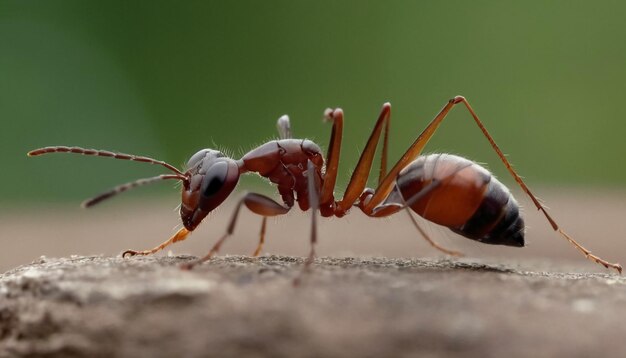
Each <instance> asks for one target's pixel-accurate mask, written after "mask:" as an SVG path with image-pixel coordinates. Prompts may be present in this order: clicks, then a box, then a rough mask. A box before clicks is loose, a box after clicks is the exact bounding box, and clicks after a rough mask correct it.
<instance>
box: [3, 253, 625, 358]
mask: <svg viewBox="0 0 626 358" xmlns="http://www.w3.org/2000/svg"><path fill="white" fill-rule="evenodd" d="M190 259H191V258H190V257H189V256H177V257H151V258H132V259H121V258H119V257H114V258H110V257H100V256H92V257H72V258H69V259H45V258H42V259H41V260H40V261H38V262H35V263H33V264H31V265H25V266H22V267H18V268H16V269H13V270H10V271H8V272H6V273H5V274H3V275H1V276H0V297H1V300H0V319H1V320H0V357H1V356H11V355H28V356H50V357H56V356H59V357H60V356H63V357H68V356H69V357H72V356H90V357H113V356H125V357H174V356H181V357H182V356H184V357H200V356H241V355H246V356H252V357H261V356H266V357H320V356H363V357H381V356H396V357H403V356H405V357H406V356H418V355H417V354H418V353H419V356H420V357H431V356H444V355H445V356H453V357H454V356H456V357H502V356H509V357H528V356H534V357H591V356H603V357H623V356H624V355H626V346H624V344H623V336H624V332H623V322H624V321H625V320H626V310H624V307H625V306H626V280H625V279H624V278H623V277H620V276H617V275H614V274H611V273H591V274H589V273H587V274H585V273H558V272H562V271H571V270H567V268H566V269H565V270H562V269H563V268H552V269H551V270H550V271H551V272H553V273H548V272H535V271H527V270H525V269H524V268H523V267H522V266H504V265H492V264H486V263H482V262H480V261H476V260H460V261H447V260H440V261H437V260H432V261H428V260H405V259H384V258H374V259H352V258H345V259H340V258H334V259H331V258H324V259H319V260H318V261H317V264H316V265H315V269H314V272H313V273H312V274H310V275H307V276H305V277H304V280H303V282H302V284H301V285H300V286H299V287H297V288H295V287H294V286H293V285H292V282H293V279H294V277H296V276H297V275H298V274H299V272H300V265H299V264H300V261H299V260H300V259H296V258H292V257H281V256H267V257H262V258H259V259H251V258H248V257H242V256H228V257H221V258H218V259H215V260H213V261H211V262H210V263H207V264H204V265H202V266H201V267H198V268H197V269H196V270H194V271H191V272H187V271H182V270H180V269H179V268H178V265H179V264H180V263H183V262H186V261H188V260H190Z"/></svg>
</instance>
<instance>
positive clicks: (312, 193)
mask: <svg viewBox="0 0 626 358" xmlns="http://www.w3.org/2000/svg"><path fill="white" fill-rule="evenodd" d="M306 171H307V182H308V183H307V185H308V191H309V204H310V206H311V207H310V210H311V249H310V251H309V256H307V258H306V260H305V261H304V266H303V267H302V271H301V272H300V275H298V277H296V278H295V279H294V281H293V284H294V286H298V285H300V282H301V281H302V275H304V274H305V273H308V272H310V271H311V265H312V264H313V262H314V261H315V244H316V243H317V210H318V209H319V196H318V190H319V189H318V188H319V185H317V182H316V180H315V178H316V175H315V164H313V162H312V161H310V160H308V163H307V170H306Z"/></svg>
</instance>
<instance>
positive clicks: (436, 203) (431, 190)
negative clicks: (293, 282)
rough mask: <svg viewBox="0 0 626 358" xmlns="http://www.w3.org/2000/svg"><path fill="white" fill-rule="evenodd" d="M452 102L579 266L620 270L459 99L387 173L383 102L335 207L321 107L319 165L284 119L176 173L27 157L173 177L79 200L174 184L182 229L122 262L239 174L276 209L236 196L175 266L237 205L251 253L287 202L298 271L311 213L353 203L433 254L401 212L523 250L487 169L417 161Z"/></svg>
mask: <svg viewBox="0 0 626 358" xmlns="http://www.w3.org/2000/svg"><path fill="white" fill-rule="evenodd" d="M459 103H462V104H464V105H465V107H466V108H467V109H468V110H469V112H470V114H471V115H472V117H473V118H474V121H475V122H476V124H477V125H478V127H479V128H480V130H481V131H482V133H483V134H484V136H485V137H486V138H487V140H488V141H489V143H490V144H491V147H492V148H493V149H494V150H495V152H496V153H497V154H498V156H499V157H500V160H501V161H502V162H503V163H504V165H505V166H506V168H507V170H508V171H509V173H510V174H511V175H512V176H513V178H514V179H515V181H516V182H517V183H518V184H519V186H520V187H521V188H522V190H523V191H524V192H525V193H526V194H527V195H528V196H529V197H530V199H531V200H532V202H533V204H534V205H535V206H536V207H537V209H538V210H540V211H541V212H542V213H543V215H544V216H545V218H546V219H547V220H548V222H549V223H550V225H551V226H552V228H553V229H554V231H556V232H558V233H559V234H560V235H561V236H562V237H563V238H565V239H566V240H567V241H569V242H570V243H571V244H572V245H574V247H576V248H577V249H578V250H579V251H581V252H582V253H583V254H584V255H585V256H586V257H587V258H588V259H590V260H592V261H594V262H596V263H598V264H600V265H602V266H604V267H606V268H612V269H615V270H617V271H618V272H619V273H621V272H622V266H621V265H620V264H619V263H610V262H608V261H606V260H603V259H602V258H600V257H598V256H596V255H593V254H592V253H591V252H590V251H589V250H587V249H586V248H584V247H583V246H581V245H580V244H579V243H577V242H576V241H575V240H574V239H573V238H571V237H570V236H569V235H568V234H567V233H565V231H563V230H562V229H561V228H560V227H559V225H558V224H557V223H556V222H555V221H554V220H553V219H552V217H551V216H550V215H549V214H548V212H547V211H546V208H545V207H544V206H543V205H542V204H541V202H539V200H537V198H536V197H535V195H533V193H532V192H531V191H530V189H528V187H527V186H526V184H525V183H524V181H523V180H522V178H521V177H520V176H519V175H518V174H517V173H516V172H515V170H514V169H513V167H512V166H511V164H510V163H509V161H508V160H507V158H506V157H505V156H504V154H503V153H502V151H501V150H500V148H499V147H498V145H497V144H496V142H495V141H494V140H493V138H492V137H491V135H490V134H489V132H487V129H486V128H485V127H484V125H483V124H482V122H481V121H480V119H479V118H478V116H477V115H476V113H475V112H474V110H473V109H472V107H471V106H470V104H469V102H468V101H467V100H466V99H465V98H464V97H462V96H457V97H455V98H453V99H451V100H450V101H448V103H447V104H446V105H445V106H444V107H443V109H442V110H441V111H440V112H439V113H438V114H437V116H435V118H434V119H433V120H432V121H431V122H430V124H428V126H427V127H426V129H424V131H423V132H422V133H421V134H420V135H419V137H417V139H416V140H415V142H413V144H412V145H411V146H410V147H409V148H408V150H407V151H406V152H405V153H404V155H402V157H401V158H400V160H398V162H397V163H396V164H395V165H394V166H393V167H392V168H391V170H389V171H387V146H388V133H389V123H390V118H391V105H390V104H389V103H385V104H384V105H383V108H382V110H381V113H380V115H379V116H378V120H377V121H376V125H375V126H374V129H373V130H372V133H371V135H370V137H369V139H368V141H367V144H366V146H365V149H364V150H363V152H362V153H361V157H360V159H359V162H358V164H357V166H356V168H355V170H354V172H353V173H352V177H351V179H350V182H349V183H348V186H347V188H346V191H345V193H344V195H343V198H342V199H341V200H335V197H334V189H335V182H336V180H337V170H338V167H339V153H340V150H341V138H342V132H343V111H342V110H341V109H339V108H337V109H334V110H333V109H327V110H326V111H325V113H324V117H325V119H327V120H329V121H332V124H333V126H332V131H331V136H330V144H329V147H328V153H327V155H326V165H325V166H324V157H323V155H322V150H321V149H320V147H319V146H318V145H317V144H315V143H313V142H312V141H310V140H307V139H293V138H291V127H290V122H289V118H288V117H287V116H283V117H281V118H279V119H278V124H277V126H278V131H279V134H280V139H278V140H273V141H270V142H267V143H265V144H263V145H261V146H259V147H257V148H255V149H253V150H251V151H250V152H248V153H247V154H246V155H244V156H243V157H242V158H241V159H239V160H234V159H232V158H228V157H227V156H225V155H224V154H223V153H221V152H219V151H216V150H213V149H203V150H201V151H199V152H197V153H196V154H194V155H193V156H192V157H191V159H189V161H188V162H187V169H186V171H185V172H182V171H180V170H178V169H176V168H175V167H174V166H172V165H170V164H168V163H165V162H163V161H159V160H155V159H152V158H148V157H142V156H135V155H130V154H122V153H113V152H109V151H102V150H94V149H83V148H79V147H65V146H55V147H45V148H41V149H36V150H33V151H31V152H29V153H28V155H29V156H37V155H42V154H48V153H77V154H83V155H92V156H101V157H111V158H116V159H125V160H133V161H139V162H146V163H151V164H158V165H162V166H164V167H165V168H167V169H169V170H171V171H172V172H173V174H163V175H159V176H156V177H152V178H147V179H139V180H137V181H134V182H130V183H127V184H123V185H120V186H117V187H115V188H113V189H112V190H110V191H107V192H105V193H102V194H100V195H98V196H96V197H94V198H92V199H89V200H87V201H85V202H84V203H83V206H84V207H90V206H93V205H95V204H97V203H99V202H101V201H103V200H105V199H108V198H110V197H112V196H114V195H116V194H119V193H121V192H124V191H126V190H129V189H132V188H135V187H137V186H140V185H145V184H149V183H153V182H156V181H160V180H169V179H175V180H180V181H181V182H182V183H183V188H182V204H181V207H180V216H181V219H182V222H183V228H181V229H180V230H179V231H178V232H177V233H175V234H174V235H173V236H172V237H171V238H170V239H169V240H167V241H165V242H164V243H162V244H161V245H159V246H157V247H155V248H153V249H151V250H144V251H134V250H127V251H125V252H124V253H123V256H127V255H130V256H134V255H149V254H153V253H155V252H157V251H159V250H162V249H164V248H165V247H167V246H169V245H170V244H173V243H175V242H177V241H182V240H184V239H186V238H187V236H188V235H189V234H190V233H191V232H192V231H193V230H195V229H196V227H197V226H198V225H199V224H200V222H202V220H203V219H204V218H205V217H206V216H207V214H209V213H210V212H211V211H212V210H213V209H215V208H216V207H218V206H219V205H220V204H221V203H222V202H223V201H224V200H225V199H226V198H227V197H228V196H229V195H230V193H231V192H232V191H233V189H235V186H236V185H237V182H238V181H239V176H240V175H241V174H244V173H248V172H253V173H257V174H259V175H260V176H262V177H265V178H267V179H269V180H270V181H271V182H272V183H274V184H275V185H276V186H277V189H278V192H279V194H280V196H281V198H282V201H283V203H282V204H281V203H279V202H277V201H275V200H274V199H271V198H269V197H267V196H265V195H261V194H257V193H247V194H245V195H244V196H243V197H242V198H241V199H240V200H239V201H238V203H237V205H236V207H235V210H234V212H233V214H232V217H231V219H230V223H229V225H228V228H227V230H226V233H225V234H224V235H223V236H222V237H221V238H220V239H219V240H218V241H217V242H216V243H215V244H214V245H213V247H212V248H211V250H210V251H209V253H208V254H207V255H206V256H204V257H203V258H201V259H199V260H197V261H194V262H192V263H189V264H186V265H185V268H191V267H193V266H194V265H196V264H198V263H201V262H204V261H206V260H208V259H210V258H211V257H212V256H213V255H214V254H215V253H217V252H218V250H219V249H220V247H221V245H222V244H223V243H224V241H225V240H226V239H227V238H228V237H229V236H231V235H232V234H233V231H234V229H235V225H236V223H237V217H238V215H239V211H240V209H241V206H242V205H245V206H246V207H247V208H248V209H249V210H250V211H252V212H253V213H256V214H258V215H260V216H262V217H263V220H262V224H261V232H260V240H259V243H258V245H257V248H256V250H255V252H254V256H257V255H258V254H259V253H260V251H261V248H262V246H263V243H264V240H265V228H266V222H267V218H268V217H270V216H277V215H284V214H286V213H287V212H289V211H290V210H291V208H292V207H293V206H294V204H295V202H296V201H297V203H298V206H299V207H300V209H301V210H303V211H307V210H309V209H310V210H311V233H310V241H311V245H310V246H311V247H310V251H309V255H308V257H307V259H306V261H305V265H304V269H305V270H306V269H308V268H309V266H310V265H311V264H312V262H313V260H314V258H315V243H316V241H317V215H318V214H317V212H318V211H319V213H320V215H322V216H323V217H330V216H336V217H342V216H344V215H346V214H347V213H348V211H349V210H350V208H352V207H353V206H356V207H358V208H359V209H360V210H361V211H362V212H363V213H364V214H365V215H367V216H370V217H384V216H389V215H392V214H395V213H397V212H399V211H401V210H403V209H404V210H406V212H407V213H408V214H409V217H410V218H411V220H412V222H413V224H414V226H415V227H416V229H417V230H418V231H419V232H420V233H421V235H422V236H423V237H424V238H425V239H426V240H427V241H428V242H429V243H430V244H431V245H432V246H433V247H435V248H437V249H438V250H440V251H442V252H444V253H446V254H449V255H453V256H460V255H461V254H460V253H459V252H456V251H452V250H448V249H446V248H443V247H441V246H439V245H438V244H437V243H435V242H434V241H433V240H432V239H430V238H429V237H428V235H426V233H425V232H424V230H423V229H422V228H421V227H420V226H419V225H418V223H417V221H416V220H415V218H414V217H413V215H412V214H411V212H410V210H409V209H411V210H413V211H414V212H415V213H417V214H418V215H420V216H422V217H423V218H425V219H426V220H429V221H432V222H434V223H437V224H440V225H443V226H446V227H448V228H449V229H450V230H452V231H454V232H455V233H457V234H460V235H462V236H464V237H466V238H469V239H472V240H477V241H479V242H482V243H485V244H495V245H507V246H516V247H522V246H524V221H523V219H522V217H521V216H520V214H519V206H518V204H517V202H516V201H515V199H514V198H513V196H512V195H511V193H510V192H509V190H508V189H507V188H506V187H505V186H504V185H503V184H502V183H500V182H499V181H498V180H497V179H496V178H495V177H494V176H493V175H491V173H490V172H489V171H487V170H486V169H485V168H483V167H481V166H480V165H478V164H477V163H475V162H473V161H470V160H468V159H465V158H462V157H458V156H455V155H448V154H429V155H423V156H422V155H420V153H421V152H422V150H423V148H424V147H425V146H426V143H428V141H429V140H430V138H431V137H432V136H433V134H434V133H435V131H436V130H437V128H438V127H439V125H440V124H441V123H442V122H443V120H444V119H445V118H446V115H447V114H448V112H449V111H450V110H451V109H452V108H453V107H454V106H455V105H457V104H459ZM383 131H384V134H383V148H382V159H381V165H380V170H379V177H378V186H377V187H376V189H371V188H366V183H367V179H368V177H369V174H370V170H371V168H372V162H373V159H374V156H375V153H376V148H377V146H378V142H379V139H380V137H381V133H383Z"/></svg>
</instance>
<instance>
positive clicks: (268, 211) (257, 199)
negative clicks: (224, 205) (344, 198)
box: [182, 193, 291, 270]
mask: <svg viewBox="0 0 626 358" xmlns="http://www.w3.org/2000/svg"><path fill="white" fill-rule="evenodd" d="M242 205H245V206H246V207H247V208H248V209H250V211H252V212H253V213H255V214H258V215H262V216H263V217H264V218H263V220H264V224H263V227H262V231H261V233H262V236H261V242H260V243H259V247H257V250H259V251H260V246H261V245H262V243H263V241H264V235H265V230H264V227H265V217H267V216H277V215H284V214H286V213H288V212H289V210H291V208H289V207H285V206H283V205H281V204H279V203H277V202H276V201H274V200H273V199H270V198H268V197H267V196H265V195H261V194H257V193H248V194H246V195H244V196H243V198H241V199H240V200H239V202H238V203H237V206H236V207H235V211H234V212H233V216H232V217H231V219H230V223H229V224H228V228H227V230H226V233H224V235H222V237H221V238H220V239H219V240H217V242H216V243H215V245H213V247H212V248H211V250H210V251H209V253H208V254H206V255H205V256H204V257H202V258H201V259H198V260H196V261H192V262H190V263H187V264H184V265H182V268H183V269H186V270H189V269H192V268H193V267H194V266H196V265H198V264H201V263H203V262H204V261H207V260H209V259H211V257H213V255H215V254H216V253H217V252H218V251H219V249H220V247H221V246H222V244H223V243H224V241H226V239H227V238H228V237H230V236H231V235H232V234H233V232H234V231H235V225H236V224H237V218H238V217H239V211H240V210H241V206H242Z"/></svg>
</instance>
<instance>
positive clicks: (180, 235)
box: [122, 227, 191, 257]
mask: <svg viewBox="0 0 626 358" xmlns="http://www.w3.org/2000/svg"><path fill="white" fill-rule="evenodd" d="M190 233H191V231H189V230H187V229H186V228H184V227H183V228H181V229H180V230H178V232H177V233H176V234H174V235H173V236H172V237H170V238H169V239H168V240H167V241H165V242H164V243H162V244H161V245H159V246H157V247H155V248H153V249H151V250H144V251H135V250H126V251H124V253H123V254H122V257H126V255H128V256H135V255H140V256H145V255H151V254H154V253H155V252H157V251H161V250H163V249H164V248H166V247H168V246H170V245H171V244H173V243H175V242H178V241H183V240H185V239H186V238H187V235H189V234H190Z"/></svg>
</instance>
